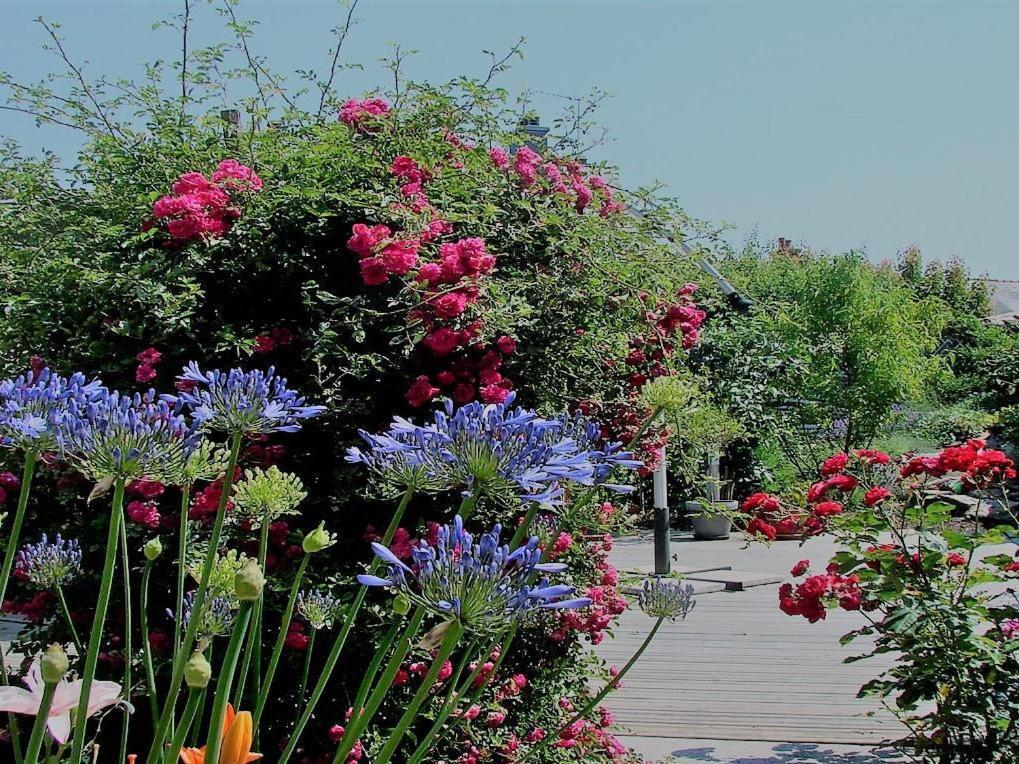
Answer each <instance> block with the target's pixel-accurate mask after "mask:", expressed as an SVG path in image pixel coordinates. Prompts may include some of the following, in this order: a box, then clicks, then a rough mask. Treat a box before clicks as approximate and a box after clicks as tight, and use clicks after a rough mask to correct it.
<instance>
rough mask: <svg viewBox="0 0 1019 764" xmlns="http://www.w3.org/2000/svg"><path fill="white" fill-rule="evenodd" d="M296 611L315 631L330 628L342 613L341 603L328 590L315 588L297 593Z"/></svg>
mask: <svg viewBox="0 0 1019 764" xmlns="http://www.w3.org/2000/svg"><path fill="white" fill-rule="evenodd" d="M297 612H298V613H300V614H301V616H302V617H303V618H304V620H306V621H307V622H308V625H309V626H311V628H313V629H315V630H316V631H317V630H319V629H330V628H332V626H333V623H335V622H336V620H337V619H338V618H339V617H340V616H341V615H342V614H343V604H342V603H341V602H340V601H339V600H338V599H336V597H334V596H333V595H332V594H330V593H329V592H326V591H321V590H319V589H316V590H314V591H310V592H301V593H300V594H298V595H297Z"/></svg>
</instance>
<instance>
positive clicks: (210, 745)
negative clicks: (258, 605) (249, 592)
mask: <svg viewBox="0 0 1019 764" xmlns="http://www.w3.org/2000/svg"><path fill="white" fill-rule="evenodd" d="M252 606H253V603H252V602H251V601H244V602H242V603H241V607H240V609H239V610H238V611H237V620H236V621H235V622H234V632H233V634H232V635H231V636H230V644H229V645H228V646H227V648H226V655H224V656H223V665H222V666H221V667H220V671H219V677H218V678H217V680H216V697H215V700H214V701H213V703H212V716H211V717H209V737H208V739H207V742H206V744H205V764H219V749H220V746H221V745H222V743H223V719H224V718H225V717H226V704H227V702H228V700H229V698H230V688H231V685H233V681H234V672H236V670H237V660H238V658H239V657H240V654H241V647H242V646H243V645H244V637H245V634H246V633H247V630H248V622H249V621H250V620H251V611H252Z"/></svg>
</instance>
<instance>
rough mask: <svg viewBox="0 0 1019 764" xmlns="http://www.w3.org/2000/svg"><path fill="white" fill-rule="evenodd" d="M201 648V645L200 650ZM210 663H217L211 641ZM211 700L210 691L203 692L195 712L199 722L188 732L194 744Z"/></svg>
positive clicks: (175, 762) (198, 738)
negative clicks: (206, 705) (206, 707)
mask: <svg viewBox="0 0 1019 764" xmlns="http://www.w3.org/2000/svg"><path fill="white" fill-rule="evenodd" d="M200 649H201V648H200V647H199V650H200ZM209 665H210V666H215V665H216V643H215V642H210V643H209ZM208 700H209V693H208V692H203V693H202V697H201V699H200V700H199V701H198V711H197V712H196V713H195V719H197V720H198V723H197V724H192V726H191V730H190V731H189V732H188V734H187V737H188V738H189V739H190V740H191V744H192V745H198V741H199V740H201V739H202V719H203V718H204V716H205V704H206V703H207V702H208ZM166 761H167V762H168V763H169V764H177V760H176V759H171V758H169V757H167V759H166Z"/></svg>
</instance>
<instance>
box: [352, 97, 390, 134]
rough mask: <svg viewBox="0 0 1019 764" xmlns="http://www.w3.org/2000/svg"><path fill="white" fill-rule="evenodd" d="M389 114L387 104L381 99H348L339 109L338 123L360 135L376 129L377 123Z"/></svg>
mask: <svg viewBox="0 0 1019 764" xmlns="http://www.w3.org/2000/svg"><path fill="white" fill-rule="evenodd" d="M388 114H389V104H388V103H386V102H385V101H384V100H382V99H381V98H349V99H347V100H346V101H344V102H343V105H342V106H341V107H340V122H342V123H343V124H345V125H350V126H351V127H352V128H354V129H355V130H357V131H358V132H361V133H370V132H373V131H374V130H375V129H377V126H378V121H379V119H381V118H382V117H385V116H386V115H388Z"/></svg>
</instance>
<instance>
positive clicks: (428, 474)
mask: <svg viewBox="0 0 1019 764" xmlns="http://www.w3.org/2000/svg"><path fill="white" fill-rule="evenodd" d="M513 399H514V396H513V395H512V394H511V395H510V396H508V397H507V398H506V401H505V402H503V403H498V404H484V403H478V402H474V403H468V404H466V405H464V406H461V407H460V408H458V409H454V407H453V403H452V401H450V400H446V401H445V402H444V407H443V408H442V409H440V410H438V411H436V412H435V413H434V415H433V420H432V421H431V422H428V423H425V424H421V425H417V424H414V423H413V422H411V421H408V420H407V419H404V418H402V417H397V418H395V419H394V420H393V423H392V425H391V426H390V428H389V430H388V431H387V432H385V433H383V434H381V435H373V434H371V433H367V432H364V431H362V432H361V438H362V439H363V440H364V441H365V443H367V445H368V448H367V450H362V449H360V448H351V449H348V451H347V457H346V458H347V461H348V462H351V463H355V464H364V465H366V466H367V467H368V468H369V469H371V470H372V471H373V472H374V473H376V475H377V476H378V477H380V478H381V480H382V482H383V483H386V482H389V483H396V484H405V485H406V484H410V482H411V481H412V480H414V481H416V482H421V481H422V476H423V477H424V478H425V479H426V480H427V482H428V484H429V486H430V487H436V488H440V489H448V488H463V489H465V490H466V491H467V492H472V493H484V494H486V495H489V496H494V497H498V498H505V499H509V498H518V499H521V500H524V501H533V502H538V503H541V504H553V503H556V502H557V501H558V500H559V498H560V497H561V495H562V484H563V483H567V482H573V483H578V484H580V485H588V486H591V485H605V487H607V488H610V489H615V490H629V489H628V488H627V487H625V486H618V485H613V484H609V483H607V480H608V476H609V475H610V474H611V472H612V471H613V470H614V469H615V468H616V467H623V468H626V469H633V468H636V467H639V466H640V462H638V461H636V460H634V459H633V458H632V455H631V454H630V453H628V452H626V451H623V450H622V449H621V447H620V446H619V444H600V443H599V438H598V434H599V427H598V425H597V423H595V422H590V421H589V420H587V419H585V418H583V417H581V416H579V415H578V416H577V417H571V416H560V417H555V418H551V419H549V418H544V417H541V416H539V415H538V414H537V413H536V412H534V411H531V410H528V409H524V408H519V407H518V408H513V406H512V402H513ZM418 487H420V486H418Z"/></svg>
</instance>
